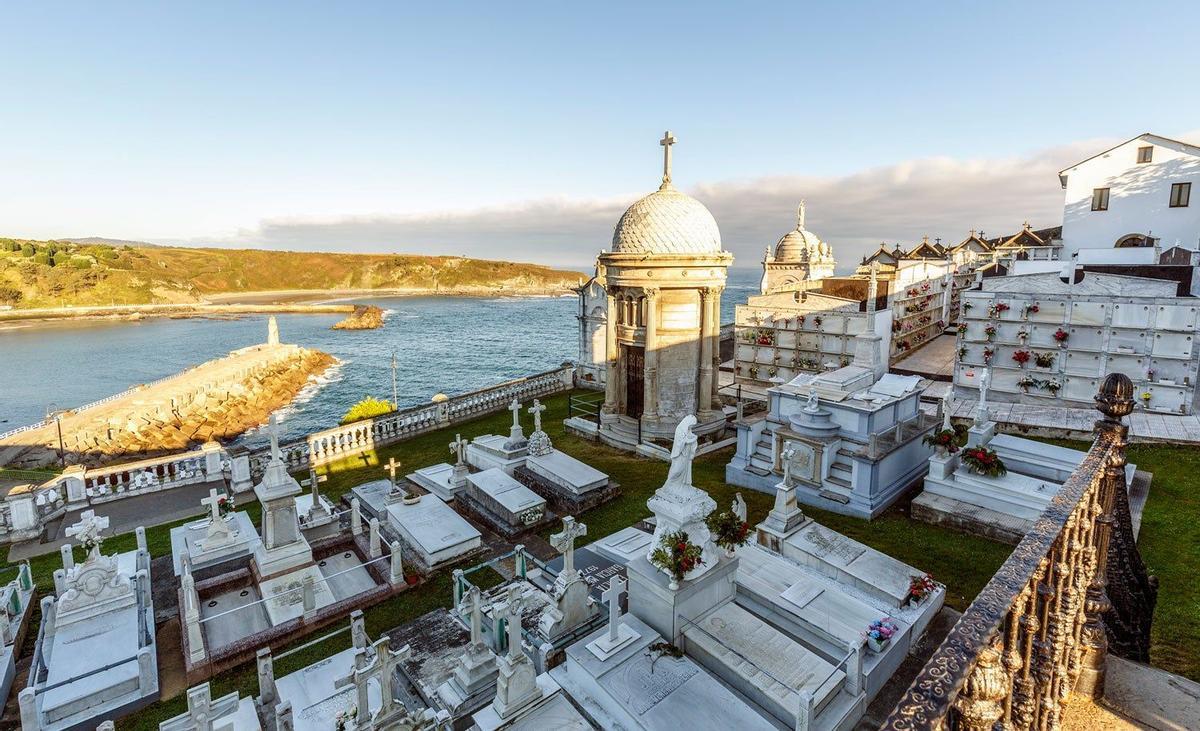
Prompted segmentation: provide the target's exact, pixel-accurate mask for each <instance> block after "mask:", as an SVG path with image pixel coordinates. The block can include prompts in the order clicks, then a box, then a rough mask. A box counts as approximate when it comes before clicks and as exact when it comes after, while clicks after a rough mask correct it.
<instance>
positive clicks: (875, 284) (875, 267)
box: [867, 261, 879, 332]
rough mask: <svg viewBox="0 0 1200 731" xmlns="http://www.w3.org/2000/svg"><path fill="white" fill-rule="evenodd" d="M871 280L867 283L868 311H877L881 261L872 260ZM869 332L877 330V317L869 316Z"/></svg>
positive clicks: (872, 312)
mask: <svg viewBox="0 0 1200 731" xmlns="http://www.w3.org/2000/svg"><path fill="white" fill-rule="evenodd" d="M870 269H871V281H870V282H868V284H867V313H868V314H874V313H875V300H876V299H877V298H878V297H879V262H877V261H873V262H871V266H870ZM867 328H868V332H875V318H873V317H868V318H867Z"/></svg>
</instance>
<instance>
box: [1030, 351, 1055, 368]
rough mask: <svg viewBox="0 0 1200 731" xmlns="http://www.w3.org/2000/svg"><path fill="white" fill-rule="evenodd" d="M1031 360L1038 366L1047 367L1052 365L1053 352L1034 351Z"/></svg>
mask: <svg viewBox="0 0 1200 731" xmlns="http://www.w3.org/2000/svg"><path fill="white" fill-rule="evenodd" d="M1033 362H1034V363H1035V364H1037V367H1038V368H1049V367H1051V366H1053V365H1054V353H1034V354H1033Z"/></svg>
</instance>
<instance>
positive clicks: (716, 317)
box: [709, 287, 725, 410]
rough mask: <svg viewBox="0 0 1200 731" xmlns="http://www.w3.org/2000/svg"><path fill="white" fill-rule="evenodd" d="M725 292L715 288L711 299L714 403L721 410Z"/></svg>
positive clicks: (720, 288)
mask: <svg viewBox="0 0 1200 731" xmlns="http://www.w3.org/2000/svg"><path fill="white" fill-rule="evenodd" d="M724 291H725V288H724V287H714V288H713V296H712V297H711V300H712V302H711V304H710V305H709V306H710V307H712V364H713V379H712V401H711V403H713V404H715V406H714V408H716V409H718V410H719V409H720V408H721V397H720V390H721V293H722V292H724Z"/></svg>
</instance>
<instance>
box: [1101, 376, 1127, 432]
mask: <svg viewBox="0 0 1200 731" xmlns="http://www.w3.org/2000/svg"><path fill="white" fill-rule="evenodd" d="M1095 400H1096V409H1097V410H1098V411H1099V412H1100V413H1101V414H1104V421H1105V422H1107V423H1109V424H1120V423H1121V419H1123V418H1125V417H1126V416H1129V415H1130V414H1131V413H1133V381H1131V380H1129V376H1127V375H1125V374H1124V373H1110V374H1108V376H1107V377H1105V379H1104V383H1102V384H1100V392H1099V393H1097V394H1096V396H1095Z"/></svg>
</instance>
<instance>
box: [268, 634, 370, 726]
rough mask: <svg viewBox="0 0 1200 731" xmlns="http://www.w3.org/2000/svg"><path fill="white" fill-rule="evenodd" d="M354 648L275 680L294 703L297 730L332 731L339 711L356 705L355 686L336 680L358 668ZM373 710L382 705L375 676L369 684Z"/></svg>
mask: <svg viewBox="0 0 1200 731" xmlns="http://www.w3.org/2000/svg"><path fill="white" fill-rule="evenodd" d="M354 651H355V649H354V648H353V647H351V648H348V649H345V650H342V651H341V652H339V653H337V654H336V655H331V656H330V657H327V658H325V659H324V660H322V661H320V662H318V663H314V664H312V665H309V666H308V667H306V668H304V669H303V670H299V671H297V672H294V673H291V674H290V675H285V676H283V677H282V678H277V679H276V680H275V687H276V689H277V690H278V692H279V698H280V700H281V701H288V702H290V703H291V704H292V721H293V724H294V731H328V730H329V729H330V728H332V727H333V720H334V718H336V717H337V714H339V713H341V712H343V711H348V710H350V709H351V708H353V707H354V686H353V685H352V684H351V685H346V686H344V687H341V688H339V687H337V686H336V683H337V681H338V680H340V679H341V678H344V677H346V676H347V675H349V674H350V672H351V671H352V670H353V669H354ZM367 699H368V701H369V706H370V709H371V713H375V712H377V711H378V710H379V708H380V707H381V706H382V701H383V699H382V696H381V694H380V688H379V683H378V682H377V681H376V680H375V679H371V680H370V681H369V682H368V686H367Z"/></svg>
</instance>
